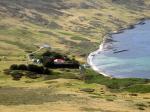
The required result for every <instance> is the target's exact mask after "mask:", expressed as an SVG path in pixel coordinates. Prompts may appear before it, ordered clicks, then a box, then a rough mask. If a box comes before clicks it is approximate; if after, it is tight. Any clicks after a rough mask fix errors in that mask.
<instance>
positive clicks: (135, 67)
mask: <svg viewBox="0 0 150 112" xmlns="http://www.w3.org/2000/svg"><path fill="white" fill-rule="evenodd" d="M112 38H113V40H114V41H112V42H109V43H105V44H104V46H103V47H104V48H103V51H101V52H99V53H98V54H96V55H95V56H94V57H93V60H92V61H93V63H94V65H95V66H96V67H97V68H98V69H99V71H101V72H103V73H105V74H108V75H111V76H114V77H118V78H131V77H136V78H149V79H150V21H149V20H148V21H145V24H143V25H135V28H134V29H128V30H125V31H124V32H123V33H120V34H113V35H112Z"/></svg>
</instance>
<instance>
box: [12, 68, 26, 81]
mask: <svg viewBox="0 0 150 112" xmlns="http://www.w3.org/2000/svg"><path fill="white" fill-rule="evenodd" d="M10 74H11V76H12V77H13V80H20V79H21V78H22V76H23V74H22V73H20V72H19V71H16V70H15V71H12V72H11V73H10Z"/></svg>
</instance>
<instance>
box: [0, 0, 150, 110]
mask: <svg viewBox="0 0 150 112" xmlns="http://www.w3.org/2000/svg"><path fill="white" fill-rule="evenodd" d="M149 5H150V2H149V0H136V1H135V0H126V2H125V1H124V0H91V1H89V0H64V1H62V0H54V1H52V0H29V1H28V2H26V0H20V1H16V0H11V1H10V0H3V1H0V112H51V111H52V112H141V111H144V112H149V109H150V81H149V80H146V79H110V78H106V77H103V76H102V75H99V74H97V73H95V72H94V71H92V70H90V69H87V70H86V72H85V74H84V77H81V75H80V72H79V70H67V69H57V70H53V75H45V76H43V77H41V78H38V79H35V80H33V79H29V78H25V77H23V78H22V79H21V80H20V81H14V80H12V77H11V76H9V75H5V74H4V73H3V70H4V69H7V68H9V66H10V65H12V64H25V63H26V56H25V55H26V54H27V53H28V52H29V51H30V52H31V51H34V50H36V49H38V48H37V46H39V45H42V44H45V43H46V44H49V45H50V46H52V49H53V50H54V51H59V52H61V53H65V54H67V55H69V56H75V57H76V58H77V59H78V60H79V61H80V62H81V63H85V60H86V57H87V56H88V54H89V53H90V52H92V51H94V50H95V49H97V48H98V46H99V44H100V42H102V40H103V38H104V36H105V35H106V34H107V33H110V32H113V31H117V30H119V29H122V28H127V27H128V26H129V25H131V24H134V23H136V22H137V21H139V20H140V19H142V18H149V17H150V10H149Z"/></svg>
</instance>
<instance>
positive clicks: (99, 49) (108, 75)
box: [87, 18, 148, 78]
mask: <svg viewBox="0 0 150 112" xmlns="http://www.w3.org/2000/svg"><path fill="white" fill-rule="evenodd" d="M146 20H148V19H146V18H142V19H140V20H139V21H137V22H135V24H130V25H128V26H127V28H123V29H120V30H118V31H113V32H111V33H108V34H106V35H105V36H104V38H103V41H102V43H101V44H100V45H99V48H98V49H97V50H96V51H94V52H91V53H90V54H89V55H88V57H87V63H88V64H89V65H90V67H91V68H92V69H93V70H94V71H95V72H97V73H99V74H101V75H103V76H105V77H110V78H120V77H114V76H112V75H111V74H107V73H104V72H102V71H101V70H100V69H98V68H97V67H96V65H95V64H94V63H93V58H94V56H95V55H97V54H100V53H101V52H102V51H103V47H104V44H105V43H107V42H106V41H107V39H109V40H110V41H113V39H112V35H113V34H120V33H123V32H124V31H125V30H131V29H134V28H135V26H136V25H144V24H145V21H146Z"/></svg>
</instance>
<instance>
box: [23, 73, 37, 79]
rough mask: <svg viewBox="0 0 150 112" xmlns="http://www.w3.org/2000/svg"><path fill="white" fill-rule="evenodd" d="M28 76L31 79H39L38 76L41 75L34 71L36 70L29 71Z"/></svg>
mask: <svg viewBox="0 0 150 112" xmlns="http://www.w3.org/2000/svg"><path fill="white" fill-rule="evenodd" d="M26 77H28V78H31V79H37V78H39V76H38V75H37V74H36V73H34V72H28V73H27V74H26Z"/></svg>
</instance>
